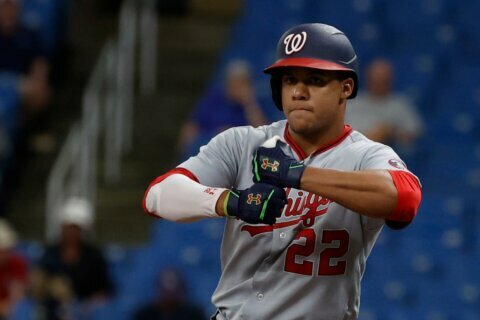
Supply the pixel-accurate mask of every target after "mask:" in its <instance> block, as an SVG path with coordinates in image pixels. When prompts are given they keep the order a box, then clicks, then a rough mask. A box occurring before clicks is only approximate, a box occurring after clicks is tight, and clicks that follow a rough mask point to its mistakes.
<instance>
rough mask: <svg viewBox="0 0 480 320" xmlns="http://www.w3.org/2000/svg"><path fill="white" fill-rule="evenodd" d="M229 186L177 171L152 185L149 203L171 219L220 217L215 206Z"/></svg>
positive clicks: (160, 214) (180, 220)
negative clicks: (203, 182)
mask: <svg viewBox="0 0 480 320" xmlns="http://www.w3.org/2000/svg"><path fill="white" fill-rule="evenodd" d="M225 190H227V189H224V188H212V187H207V186H204V185H201V184H199V183H197V182H195V181H193V180H191V179H190V178H188V177H186V176H184V175H182V174H173V175H171V176H169V177H167V178H166V179H165V180H163V181H162V182H160V183H158V184H156V185H154V186H153V187H151V188H150V190H149V191H148V194H147V197H146V201H145V204H146V207H147V210H148V211H149V212H150V213H152V214H155V215H157V216H159V217H162V218H164V219H167V220H170V221H178V222H189V221H196V220H199V219H202V218H208V217H217V218H218V217H219V215H218V214H217V213H216V210H215V208H216V204H217V201H218V198H219V197H220V195H221V194H222V193H223V192H224V191H225Z"/></svg>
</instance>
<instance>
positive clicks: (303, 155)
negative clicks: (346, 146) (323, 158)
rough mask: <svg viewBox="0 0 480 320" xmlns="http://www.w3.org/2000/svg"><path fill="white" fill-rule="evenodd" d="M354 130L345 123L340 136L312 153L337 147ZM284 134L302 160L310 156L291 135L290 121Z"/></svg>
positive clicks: (315, 153)
mask: <svg viewBox="0 0 480 320" xmlns="http://www.w3.org/2000/svg"><path fill="white" fill-rule="evenodd" d="M352 131H353V129H352V127H350V126H349V125H348V124H346V125H344V127H343V132H342V134H341V135H340V136H338V137H337V138H335V139H334V140H333V141H332V142H330V143H327V144H326V145H324V146H322V147H320V148H318V149H317V150H315V151H314V152H313V153H312V156H315V155H317V154H320V153H322V152H325V151H327V150H330V149H332V148H334V147H336V146H337V145H339V144H340V143H342V142H343V140H345V139H346V138H347V137H348V136H349V135H350V133H352ZM283 135H284V137H285V141H286V142H287V143H288V144H289V145H290V147H291V148H292V149H293V151H294V152H295V153H296V154H297V156H298V157H299V158H300V160H303V159H305V158H306V157H308V155H307V154H306V153H305V151H303V150H302V148H301V147H300V146H299V145H298V144H297V142H296V141H295V140H294V139H293V137H292V136H291V135H290V132H289V131H288V123H287V124H286V125H285V132H284V134H283Z"/></svg>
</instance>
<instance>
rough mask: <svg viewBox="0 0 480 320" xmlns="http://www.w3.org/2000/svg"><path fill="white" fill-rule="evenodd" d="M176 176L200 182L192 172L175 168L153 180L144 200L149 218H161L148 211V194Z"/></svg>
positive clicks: (144, 207)
mask: <svg viewBox="0 0 480 320" xmlns="http://www.w3.org/2000/svg"><path fill="white" fill-rule="evenodd" d="M174 174H182V175H184V176H186V177H188V178H190V179H192V180H193V181H195V182H198V178H197V177H196V176H195V175H194V174H193V173H192V172H191V171H190V170H187V169H185V168H175V169H172V170H170V171H168V172H167V173H165V174H163V175H161V176H159V177H157V178H155V180H153V181H152V182H151V183H150V185H149V186H148V188H147V191H145V194H144V195H143V199H142V207H143V211H145V213H146V214H148V215H149V216H152V217H155V218H160V217H159V216H157V215H155V214H153V213H152V212H150V211H148V209H147V194H148V192H149V191H150V189H151V188H152V187H153V186H154V185H156V184H159V183H160V182H162V181H163V180H165V179H166V178H168V177H170V176H171V175H174Z"/></svg>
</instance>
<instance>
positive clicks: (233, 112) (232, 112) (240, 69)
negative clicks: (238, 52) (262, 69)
mask: <svg viewBox="0 0 480 320" xmlns="http://www.w3.org/2000/svg"><path fill="white" fill-rule="evenodd" d="M223 80H224V81H225V85H224V86H222V87H220V88H218V87H213V88H211V89H210V90H208V91H207V93H206V94H205V96H204V97H203V98H202V99H201V100H200V102H199V103H198V104H197V106H196V107H195V109H194V111H193V114H192V115H191V117H190V119H189V120H188V121H187V122H186V123H185V124H184V125H183V126H182V128H181V130H180V134H179V138H178V141H177V150H178V152H179V153H180V154H181V155H182V157H183V158H186V157H188V156H190V155H192V154H195V153H197V152H198V149H199V148H200V147H201V146H202V145H204V144H206V143H207V142H208V141H209V140H210V139H211V138H212V137H213V136H215V135H217V134H218V133H219V132H222V131H224V130H226V129H228V128H231V127H235V126H241V125H247V124H248V125H252V126H254V127H257V126H260V125H263V124H266V123H267V119H266V117H265V115H264V113H263V111H262V108H261V107H260V105H259V103H258V101H257V97H256V94H255V90H254V85H253V81H252V78H251V71H250V64H249V63H248V62H247V61H245V60H240V59H236V60H231V61H229V62H228V63H227V65H226V67H225V72H224V79H223Z"/></svg>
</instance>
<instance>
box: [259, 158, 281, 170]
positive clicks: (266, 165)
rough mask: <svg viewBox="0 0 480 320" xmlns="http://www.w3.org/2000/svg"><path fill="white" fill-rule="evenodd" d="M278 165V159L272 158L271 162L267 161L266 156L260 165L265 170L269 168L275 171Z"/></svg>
mask: <svg viewBox="0 0 480 320" xmlns="http://www.w3.org/2000/svg"><path fill="white" fill-rule="evenodd" d="M279 166H280V163H279V162H278V161H276V160H273V162H268V158H267V159H263V162H262V165H261V166H260V167H261V168H262V169H263V170H267V169H269V168H270V171H272V172H277V171H278V167H279Z"/></svg>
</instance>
